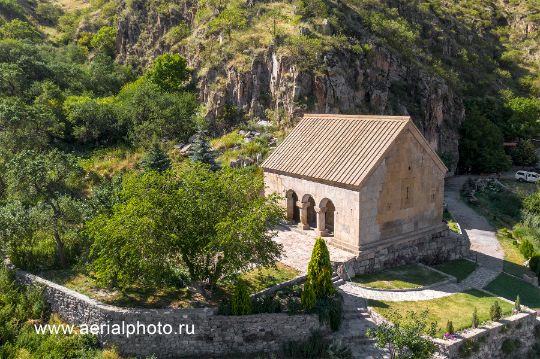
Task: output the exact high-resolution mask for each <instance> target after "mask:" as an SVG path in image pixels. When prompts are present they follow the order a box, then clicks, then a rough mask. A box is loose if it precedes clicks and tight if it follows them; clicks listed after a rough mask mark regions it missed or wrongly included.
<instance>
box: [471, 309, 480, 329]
mask: <svg viewBox="0 0 540 359" xmlns="http://www.w3.org/2000/svg"><path fill="white" fill-rule="evenodd" d="M479 325H480V319H479V318H478V309H477V308H476V307H474V311H473V314H472V326H473V328H478V326H479Z"/></svg>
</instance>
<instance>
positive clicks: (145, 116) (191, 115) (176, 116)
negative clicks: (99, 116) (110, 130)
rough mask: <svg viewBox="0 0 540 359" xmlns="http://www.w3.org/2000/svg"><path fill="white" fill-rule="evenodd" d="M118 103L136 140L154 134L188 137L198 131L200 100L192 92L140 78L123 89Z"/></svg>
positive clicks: (121, 116)
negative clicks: (169, 89) (165, 87)
mask: <svg viewBox="0 0 540 359" xmlns="http://www.w3.org/2000/svg"><path fill="white" fill-rule="evenodd" d="M116 99H117V101H116V103H115V108H116V113H117V116H118V119H119V120H120V121H121V122H122V123H124V124H125V125H126V126H127V128H128V137H129V139H130V140H131V141H132V142H133V143H134V144H148V143H150V142H151V141H152V138H153V137H154V136H157V137H158V138H164V137H167V138H169V139H175V140H178V141H187V140H188V138H189V137H190V136H191V135H192V134H193V133H194V132H195V114H196V111H197V109H198V101H197V98H196V96H195V95H194V94H192V93H189V92H181V93H167V92H163V91H162V90H161V89H160V88H159V87H158V86H157V85H156V84H154V83H152V82H149V81H146V80H145V79H139V80H137V81H135V82H133V83H130V84H128V85H126V86H124V88H123V89H122V90H121V91H120V93H119V94H118V96H117V98H116Z"/></svg>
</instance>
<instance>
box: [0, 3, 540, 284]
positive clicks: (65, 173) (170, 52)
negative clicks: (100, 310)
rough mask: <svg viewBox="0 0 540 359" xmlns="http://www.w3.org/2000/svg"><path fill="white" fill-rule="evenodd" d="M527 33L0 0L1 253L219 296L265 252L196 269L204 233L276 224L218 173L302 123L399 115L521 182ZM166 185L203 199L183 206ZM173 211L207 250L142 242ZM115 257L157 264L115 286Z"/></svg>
mask: <svg viewBox="0 0 540 359" xmlns="http://www.w3.org/2000/svg"><path fill="white" fill-rule="evenodd" d="M539 26H540V3H539V2H538V0H528V1H516V0H509V1H487V0H469V1H454V0H429V1H428V0H423V1H420V0H418V1H398V0H380V1H376V0H363V1H360V0H343V1H330V0H295V1H261V0H258V1H256V0H232V1H223V0H198V1H196V0H176V1H165V0H151V1H142V0H130V1H108V0H91V1H88V2H87V1H82V0H80V1H77V0H61V1H60V0H58V1H54V0H33V1H22V0H0V203H1V205H2V206H1V207H0V224H1V225H0V238H1V239H2V242H1V244H2V246H1V250H2V251H4V253H7V254H9V256H10V258H11V259H12V260H13V261H14V262H15V264H17V265H18V266H21V267H25V268H29V269H35V270H41V269H48V268H68V267H69V268H71V267H73V266H74V265H75V266H78V267H77V268H84V270H88V271H90V272H91V273H93V274H92V275H95V278H96V279H99V278H101V279H103V278H106V280H105V279H103V280H104V282H106V283H107V284H108V285H113V286H114V285H119V283H126V282H130V281H137V280H140V281H142V282H144V281H146V280H150V279H151V280H155V278H150V279H149V278H146V277H144V278H143V277H140V276H141V274H140V273H143V272H145V270H144V269H143V268H141V267H139V266H142V265H143V264H144V263H146V264H144V265H146V266H149V265H152V266H153V267H152V271H150V270H148V268H146V270H147V272H148V273H161V274H162V275H164V276H168V275H169V274H170V275H171V276H172V277H175V276H177V275H178V273H176V274H175V275H172V274H171V273H172V272H171V270H170V269H171V268H170V267H166V268H164V267H163V266H164V265H169V264H170V263H175V265H176V264H178V261H180V262H181V263H183V264H182V266H185V267H183V268H184V269H183V270H184V271H187V272H189V273H188V274H186V276H187V277H186V278H189V279H190V280H195V281H206V282H211V283H215V282H218V281H219V280H221V279H223V278H224V277H226V276H227V275H228V274H230V273H234V272H235V271H238V269H239V268H245V267H246V266H248V265H250V264H251V263H253V262H257V263H268V262H271V260H272V258H273V257H274V256H275V255H277V253H278V252H279V251H278V249H277V248H274V247H272V246H271V244H270V242H268V241H267V240H268V238H266V237H264V236H262V237H259V239H258V240H259V242H258V246H254V245H253V244H250V243H245V245H246V247H245V248H251V249H252V250H253V251H254V252H253V251H252V252H251V255H250V256H248V257H245V258H243V259H242V260H239V261H238V262H235V263H223V268H221V269H220V272H219V273H215V272H214V269H211V268H210V267H211V265H213V264H212V263H211V261H212V260H213V259H212V258H214V257H212V256H213V255H216V253H207V252H205V251H208V250H209V248H214V249H213V250H216V248H218V247H219V246H217V245H216V246H217V247H214V246H213V245H210V244H209V243H211V242H212V241H214V240H217V239H219V240H220V241H223V240H224V239H223V238H222V237H220V236H225V235H227V236H228V237H227V238H228V239H227V240H229V241H231V242H230V243H237V242H235V241H238V238H236V239H235V236H238V235H239V234H238V233H236V234H235V235H233V234H230V233H229V234H226V233H224V232H223V231H221V232H220V231H218V228H221V227H220V225H223V223H222V222H220V221H229V222H227V223H228V226H230V227H231V228H234V225H237V226H240V227H241V228H244V230H247V229H245V228H248V227H246V226H245V224H242V223H241V221H242V220H244V219H243V218H244V217H243V214H244V213H249V212H250V210H253V208H258V210H260V211H262V213H264V215H261V216H259V217H257V218H251V219H250V220H252V221H254V223H253V226H252V227H249V228H251V229H250V230H253V233H252V234H253V235H254V236H255V237H256V233H258V232H257V229H261V228H264V226H265V225H267V224H268V223H269V222H272V221H274V220H276V218H277V217H279V213H277V212H276V209H275V207H274V204H273V201H274V199H269V200H268V201H262V200H261V199H260V198H258V195H257V194H258V193H259V191H260V189H261V186H262V181H261V179H260V176H259V172H257V168H256V166H253V167H254V168H251V169H242V170H239V169H233V170H228V169H225V170H224V171H217V172H215V171H216V170H218V169H219V168H220V167H221V168H227V167H228V166H229V164H232V166H233V167H234V166H235V165H251V164H255V163H257V162H258V161H261V160H262V159H263V158H264V156H266V155H267V153H268V152H269V150H270V149H271V147H273V146H274V145H275V144H276V142H277V141H279V140H280V139H281V138H283V136H284V135H285V134H286V133H287V131H288V130H290V128H291V127H292V126H293V125H294V124H295V123H296V121H297V119H298V118H299V117H300V116H301V115H302V114H303V113H305V112H339V113H349V114H354V113H359V114H394V115H410V116H412V118H413V120H414V121H415V123H416V124H417V125H418V127H419V128H420V129H421V131H422V132H423V133H424V135H425V136H426V137H427V139H428V140H429V141H430V143H431V145H432V146H433V147H434V148H435V149H436V150H437V151H438V153H439V154H440V155H441V157H442V158H443V160H444V161H445V162H446V163H447V164H448V166H449V168H451V169H452V170H455V169H456V168H458V169H459V170H461V171H473V172H496V171H501V170H504V169H507V168H508V167H509V166H510V165H511V163H512V160H513V162H514V164H517V165H535V163H536V161H537V158H536V154H535V147H534V145H533V142H532V141H531V139H535V138H536V136H537V135H538V133H539V128H538V120H539V117H540V100H539V95H540V77H539V75H538V67H539V64H540V63H539V61H540V55H539V48H538V47H539V36H540V27H539ZM337 140H339V139H337ZM503 142H515V143H517V144H518V145H517V147H516V148H513V149H505V148H504V147H503ZM199 162H203V163H206V166H203V167H199V165H198V164H197V163H199ZM248 167H249V166H248ZM180 178H185V180H180ZM202 179H205V180H204V181H203V180H202ZM190 181H192V182H190ZM167 183H170V186H173V188H176V189H178V188H183V187H184V186H186V185H188V184H189V185H192V186H194V187H193V188H197V191H199V192H195V193H198V195H200V196H202V197H204V196H208V193H211V194H212V195H214V198H213V200H211V199H205V200H204V201H203V200H201V201H200V202H196V204H194V205H193V206H192V202H191V201H190V200H188V199H189V198H188V197H189V196H188V194H189V192H185V193H184V192H174V191H172V192H170V190H171V188H169V187H168V185H167ZM232 183H236V184H242V187H241V188H236V187H235V186H233V185H232ZM210 184H211V185H212V186H213V187H212V188H207V187H205V186H206V185H210ZM175 186H176V187H175ZM233 190H234V191H236V192H238V193H243V195H242V197H241V199H242V201H240V197H238V198H237V197H235V196H233V195H232V194H231V192H230V191H233ZM242 191H243V192H242ZM147 193H154V194H155V196H154V197H152V198H149V197H148V196H147ZM179 193H184V194H183V195H184V196H186V197H176V196H179ZM161 196H165V197H161ZM209 196H211V195H209ZM183 200H186V206H187V207H186V208H190V210H192V211H193V212H192V215H193V218H198V219H199V222H201V223H204V221H202V220H200V218H199V217H200V216H203V214H204V216H210V217H207V218H206V217H205V218H206V220H207V221H208V223H213V224H211V225H210V226H211V227H212V228H215V229H216V232H215V233H213V234H211V235H208V234H207V233H205V234H204V236H206V237H204V236H202V234H201V236H199V237H197V238H202V237H204V238H206V239H205V240H207V241H208V242H204V241H203V242H197V241H194V240H193V241H191V242H190V241H188V242H185V243H184V242H182V241H180V240H179V239H178V238H183V239H184V240H188V239H190V240H191V236H197V233H199V232H197V231H202V232H201V233H203V232H204V228H203V227H200V228H199V227H196V226H194V227H190V230H189V231H187V232H182V233H183V234H182V236H185V238H184V237H182V236H181V237H178V236H180V234H179V233H180V232H178V233H176V232H175V233H174V234H171V233H161V232H159V231H158V232H152V233H148V232H146V229H147V227H144V228H139V226H142V225H143V224H144V223H146V222H145V221H150V222H151V223H154V225H155V226H157V227H156V228H161V227H160V226H161V225H162V222H160V221H165V220H166V221H172V220H173V219H174V218H175V217H174V215H180V213H176V212H175V211H180V210H181V209H180V208H178V207H177V206H176V207H175V206H173V205H172V204H173V203H180V202H181V201H183ZM168 201H170V203H171V206H173V207H171V208H170V213H165V212H163V210H162V209H159V208H161V206H163V204H164V203H169V202H168ZM212 201H214V202H212ZM230 201H235V202H234V203H232V202H230ZM208 203H213V205H214V206H215V208H216V209H217V208H236V212H234V213H235V214H234V216H233V218H229V217H227V216H226V215H231V214H230V213H229V214H227V213H221V212H220V213H221V214H222V215H223V217H220V216H219V215H217V214H216V213H217V212H209V211H207V210H205V209H204V206H205V205H209V204H208ZM140 208H142V209H141V211H142V212H139V209H140ZM143 209H144V210H143ZM158 209H159V210H158ZM154 210H156V211H157V212H154ZM184 210H186V209H184ZM131 211H135V212H131ZM145 211H148V212H145ZM216 211H217V210H216ZM156 213H161V214H160V215H159V216H158V217H154V216H156V215H157V214H156ZM181 214H182V216H186V214H185V213H181ZM165 215H167V218H163V217H161V216H165ZM137 216H141V217H137ZM235 216H236V217H235ZM276 216H277V217H276ZM126 218H135V219H137V218H138V219H139V220H136V221H135V222H133V223H132V225H133V226H135V227H136V228H131V232H130V233H131V234H130V235H129V236H128V235H127V232H122V233H119V232H116V231H120V230H121V229H122V226H117V225H114V223H126V222H125V220H127V219H126ZM143 219H144V220H143ZM216 221H217V222H216ZM231 221H232V222H231ZM261 221H267V222H265V223H263V222H261ZM208 223H207V225H208ZM231 223H234V224H231ZM173 227H174V226H173ZM148 228H153V227H148ZM167 228H169V227H167ZM171 228H172V227H171ZM174 228H175V231H184V228H179V227H174ZM135 229H138V230H141V232H137V231H136V230H135ZM143 229H144V230H143ZM107 231H110V232H107ZM132 233H139V235H140V238H139V239H140V242H137V240H136V235H133V234H132ZM148 236H156V238H158V237H159V238H160V239H161V240H165V239H166V241H165V243H167V245H165V247H161V246H162V245H164V244H163V242H160V241H157V240H156V242H151V241H150V242H149V241H146V240H145V238H147V237H148ZM128 237H129V238H128ZM244 237H245V236H244ZM255 237H254V238H255ZM110 238H117V239H118V242H110V241H109V239H110ZM246 238H247V237H246ZM233 239H234V240H233ZM167 241H173V243H172V244H171V243H170V242H167ZM111 243H112V245H118V246H123V245H126V246H128V247H125V248H124V250H125V251H127V252H126V253H131V254H136V253H139V249H140V247H139V246H145V245H148V246H150V247H151V248H149V249H148V250H149V253H153V254H155V257H152V259H151V260H150V257H147V258H146V259H145V261H144V263H141V262H138V261H135V262H133V266H132V267H129V266H125V267H124V269H125V270H126V271H128V272H129V273H118V272H111V271H110V270H109V269H110V266H112V267H114V268H116V267H117V266H116V265H115V263H118V261H119V260H121V259H120V258H118V257H114V256H113V257H111V256H110V255H111V253H116V252H115V251H114V250H115V248H116V247H115V248H112V249H111V248H110V247H109V245H111ZM133 243H136V244H137V245H136V246H135V247H133V246H132V245H133ZM193 243H198V245H200V247H197V248H191V247H190V248H189V251H191V252H190V253H191V254H190V256H187V257H184V258H181V259H179V257H178V256H179V255H180V253H185V252H186V251H188V249H187V248H185V247H183V246H184V245H189V246H192V245H193ZM219 243H221V244H220V246H222V245H224V244H223V243H227V241H225V242H219ZM158 244H159V245H158ZM154 245H155V246H156V247H152V246H154ZM130 246H131V247H130ZM160 248H169V249H170V251H169V252H164V251H162V250H161V249H160ZM220 248H221V247H220ZM242 248H243V247H241V246H237V247H234V248H233V247H231V248H230V250H231V251H233V252H234V251H238V250H243V249H242ZM245 248H244V249H245ZM116 249H118V248H116ZM221 249H222V248H221ZM153 251H155V252H153ZM265 253H271V254H272V255H270V256H268V255H265ZM164 256H165V258H164ZM204 258H206V259H204ZM215 260H217V259H215ZM192 261H193V262H192ZM199 266H200V267H199ZM107 268H109V269H107ZM186 268H187V269H186ZM100 271H101V274H100ZM221 271H223V272H221ZM107 273H108V274H107ZM105 274H106V276H105ZM100 276H101V277H100ZM111 276H112V277H111ZM133 276H135V277H133ZM137 276H139V277H138V279H137ZM162 279H163V278H162Z"/></svg>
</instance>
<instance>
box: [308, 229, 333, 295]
mask: <svg viewBox="0 0 540 359" xmlns="http://www.w3.org/2000/svg"><path fill="white" fill-rule="evenodd" d="M307 282H309V283H311V284H312V285H313V291H314V292H315V297H316V298H317V299H321V298H326V297H329V296H331V295H333V294H334V293H335V291H336V289H335V288H334V285H333V283H332V263H331V262H330V253H329V252H328V248H327V247H326V242H325V241H324V240H323V239H322V238H321V237H319V238H317V239H316V241H315V245H314V246H313V251H312V252H311V259H310V261H309V264H308V274H307V279H306V283H307Z"/></svg>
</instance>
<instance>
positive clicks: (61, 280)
mask: <svg viewBox="0 0 540 359" xmlns="http://www.w3.org/2000/svg"><path fill="white" fill-rule="evenodd" d="M298 274H299V272H298V271H297V270H295V269H293V268H290V267H288V266H286V265H284V264H282V263H276V266H275V267H268V268H260V269H259V268H256V269H253V270H251V271H248V272H245V273H243V274H241V275H240V278H241V279H243V280H245V281H246V283H247V286H248V287H249V288H250V289H251V291H252V292H258V291H260V290H262V289H264V288H268V287H271V286H273V285H275V284H278V283H281V282H284V281H287V280H290V279H293V278H294V277H296V276H298ZM39 275H40V276H42V277H43V278H46V279H48V280H50V281H53V282H55V283H58V284H61V285H63V286H65V287H67V288H70V289H72V290H74V291H77V292H79V293H82V294H84V295H87V296H89V297H90V298H93V299H96V300H98V301H100V302H103V303H107V304H112V305H116V306H120V307H137V308H197V307H203V306H213V305H216V303H217V302H218V301H219V300H220V299H223V297H224V296H228V295H229V293H230V291H231V290H232V289H233V286H232V285H229V284H224V285H221V286H220V287H219V288H218V289H217V290H216V291H215V295H214V296H213V297H212V298H205V297H204V296H203V295H202V294H200V293H197V292H193V291H190V290H189V289H187V288H178V287H174V286H166V285H162V286H159V288H150V289H147V290H144V289H141V288H138V287H136V286H133V287H130V288H127V289H125V290H123V291H120V290H111V289H106V288H101V287H99V286H98V285H97V284H96V282H95V280H94V278H92V277H91V276H90V275H87V274H84V273H80V272H76V271H74V270H53V271H46V272H43V273H40V274H39Z"/></svg>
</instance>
